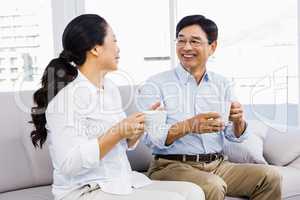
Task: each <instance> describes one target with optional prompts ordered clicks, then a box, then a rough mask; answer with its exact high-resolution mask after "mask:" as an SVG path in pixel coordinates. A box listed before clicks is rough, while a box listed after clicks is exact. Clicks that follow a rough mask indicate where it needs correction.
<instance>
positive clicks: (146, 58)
mask: <svg viewBox="0 0 300 200" xmlns="http://www.w3.org/2000/svg"><path fill="white" fill-rule="evenodd" d="M168 3H169V2H168V1H157V2H156V1H140V0H131V1H130V2H129V1H119V0H110V1H106V0H85V12H86V13H96V14H99V15H100V16H102V17H104V18H105V19H106V20H107V21H108V23H109V24H110V25H111V26H112V28H113V30H114V32H115V34H116V36H117V40H118V45H119V47H120V57H121V59H120V63H119V72H116V73H114V75H113V76H112V77H113V78H114V79H116V80H117V81H116V82H117V83H118V84H120V85H126V84H139V83H141V82H142V81H144V80H145V79H147V78H148V77H149V76H151V75H153V74H156V73H159V72H161V71H165V70H168V69H170V37H169V4H168Z"/></svg>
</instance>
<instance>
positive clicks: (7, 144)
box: [0, 91, 52, 192]
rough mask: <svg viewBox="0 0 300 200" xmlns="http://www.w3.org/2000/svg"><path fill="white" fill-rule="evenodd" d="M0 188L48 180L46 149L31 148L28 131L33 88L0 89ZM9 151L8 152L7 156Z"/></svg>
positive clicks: (48, 161) (4, 188)
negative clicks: (15, 90) (20, 89)
mask: <svg viewBox="0 0 300 200" xmlns="http://www.w3.org/2000/svg"><path fill="white" fill-rule="evenodd" d="M0 104H1V110H2V112H0V120H1V122H2V123H1V140H0V163H1V165H0V171H1V172H5V173H0V180H1V181H0V192H6V191H10V190H16V189H23V188H27V187H33V186H40V185H46V184H51V182H52V167H51V161H50V156H49V154H48V150H47V148H46V146H45V148H44V149H43V150H36V149H34V147H33V145H32V143H31V139H30V132H31V130H32V129H33V127H32V125H31V124H29V123H28V121H30V112H29V111H30V108H31V106H32V92H30V91H25V92H17V93H13V92H7V93H6V92H3V93H0ZM8 155H9V156H8Z"/></svg>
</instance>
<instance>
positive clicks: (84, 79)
mask: <svg viewBox="0 0 300 200" xmlns="http://www.w3.org/2000/svg"><path fill="white" fill-rule="evenodd" d="M77 80H78V81H79V82H81V83H84V84H86V86H87V87H88V88H89V89H91V90H92V91H94V92H100V91H102V90H103V89H100V88H98V87H96V86H95V85H94V84H93V83H91V81H90V80H89V79H88V78H87V77H86V76H85V75H84V74H82V73H81V72H80V70H78V76H77Z"/></svg>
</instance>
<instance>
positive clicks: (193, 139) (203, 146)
mask: <svg viewBox="0 0 300 200" xmlns="http://www.w3.org/2000/svg"><path fill="white" fill-rule="evenodd" d="M232 87H233V84H232V83H231V82H230V81H228V80H227V79H226V78H224V77H223V76H221V75H218V74H216V73H213V72H206V73H205V74H204V76H203V78H202V80H201V82H200V83H199V84H197V82H196V80H195V78H194V77H193V76H192V75H191V74H190V73H189V72H188V71H186V70H185V69H184V68H183V67H182V66H181V65H178V66H177V67H176V68H174V69H172V70H169V71H166V72H162V73H159V74H157V75H154V76H152V77H150V78H149V79H148V80H147V81H146V83H145V84H143V86H141V87H140V88H139V89H138V91H139V92H138V95H137V99H136V100H137V101H136V102H137V107H138V109H139V110H140V111H143V110H147V109H148V108H149V107H150V106H151V105H153V104H154V103H155V102H161V104H162V106H163V107H164V109H165V110H166V112H167V121H166V125H165V126H164V127H161V131H160V132H159V134H146V136H145V137H144V140H143V141H144V142H145V143H146V144H147V145H148V146H149V147H151V148H152V149H153V153H154V154H187V155H195V154H208V153H216V152H222V151H223V145H224V140H225V139H228V140H230V141H234V142H241V141H243V140H244V139H245V138H246V137H247V135H248V134H249V133H248V131H247V129H246V130H245V131H244V133H243V134H242V136H240V137H239V138H237V137H236V136H235V134H234V132H233V127H232V125H229V126H226V128H225V130H224V131H222V132H216V133H206V134H205V133H204V134H197V133H189V134H187V135H185V136H184V137H181V138H179V139H177V140H176V141H175V142H174V143H172V144H171V145H168V146H166V145H165V141H166V138H167V134H168V130H169V128H170V127H171V126H172V125H173V124H175V123H177V122H179V121H183V120H186V119H188V118H191V117H193V116H195V115H197V114H200V113H206V112H209V111H210V110H209V108H210V107H211V106H212V104H213V102H228V101H231V102H232V101H235V100H236V98H235V96H234V93H233V89H232ZM211 111H212V110H211Z"/></svg>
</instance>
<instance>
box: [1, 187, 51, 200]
mask: <svg viewBox="0 0 300 200" xmlns="http://www.w3.org/2000/svg"><path fill="white" fill-rule="evenodd" d="M21 199H22V200H53V199H54V197H53V195H52V193H51V186H41V187H34V188H29V189H24V190H17V191H13V192H5V193H1V194H0V200H21Z"/></svg>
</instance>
